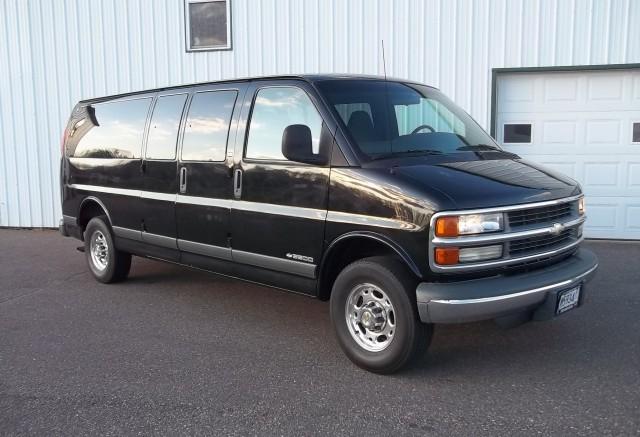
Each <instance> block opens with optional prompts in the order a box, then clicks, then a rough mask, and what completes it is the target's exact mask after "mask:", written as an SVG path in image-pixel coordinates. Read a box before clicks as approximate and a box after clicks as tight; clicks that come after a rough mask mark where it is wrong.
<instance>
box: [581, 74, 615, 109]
mask: <svg viewBox="0 0 640 437" xmlns="http://www.w3.org/2000/svg"><path fill="white" fill-rule="evenodd" d="M623 84H624V76H623V75H620V74H606V73H600V74H591V75H589V76H587V90H588V91H587V98H588V100H589V101H592V102H593V101H599V102H602V101H609V102H611V101H613V102H616V103H619V102H620V101H621V100H622V95H623V94H622V89H623Z"/></svg>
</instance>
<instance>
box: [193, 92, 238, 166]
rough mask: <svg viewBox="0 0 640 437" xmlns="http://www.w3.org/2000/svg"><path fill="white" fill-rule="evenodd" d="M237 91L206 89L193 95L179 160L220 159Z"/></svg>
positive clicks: (222, 156)
mask: <svg viewBox="0 0 640 437" xmlns="http://www.w3.org/2000/svg"><path fill="white" fill-rule="evenodd" d="M237 94H238V93H237V92H236V91H209V92H206V93H197V94H195V95H194V96H193V99H192V100H191V105H190V106H189V114H188V115H187V125H186V126H185V130H184V140H183V141H182V160H184V161H224V158H225V154H226V151H227V137H228V134H229V124H230V121H231V114H232V113H233V106H234V105H235V102H236V96H237Z"/></svg>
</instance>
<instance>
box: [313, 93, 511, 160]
mask: <svg viewBox="0 0 640 437" xmlns="http://www.w3.org/2000/svg"><path fill="white" fill-rule="evenodd" d="M317 85H318V87H319V89H320V92H321V93H322V94H323V95H324V97H325V98H326V99H327V100H328V101H329V103H330V104H331V105H332V106H333V108H334V109H335V110H336V112H337V113H338V114H339V116H340V118H341V119H342V121H343V123H344V125H345V127H346V128H347V131H348V133H349V134H350V135H351V138H352V139H353V142H354V143H355V144H357V146H358V147H359V148H360V150H361V152H362V153H363V154H365V155H366V156H367V157H369V159H372V160H375V159H385V158H394V157H400V156H411V155H444V154H452V153H464V152H467V153H468V152H477V151H494V150H501V149H500V148H499V147H498V145H497V144H496V143H495V142H494V141H493V139H492V138H491V137H490V136H489V135H488V134H487V133H486V132H485V131H484V130H482V128H480V126H478V124H477V123H476V122H475V121H474V120H473V119H472V118H471V117H470V116H469V115H467V113H466V112H464V111H463V110H462V109H460V108H458V107H457V106H456V105H455V104H454V103H453V102H452V101H451V100H449V99H448V98H447V97H446V96H445V95H444V94H442V93H440V92H439V91H437V90H435V89H433V88H430V87H427V86H423V85H417V84H409V83H401V82H393V81H383V80H325V81H321V82H318V84H317Z"/></svg>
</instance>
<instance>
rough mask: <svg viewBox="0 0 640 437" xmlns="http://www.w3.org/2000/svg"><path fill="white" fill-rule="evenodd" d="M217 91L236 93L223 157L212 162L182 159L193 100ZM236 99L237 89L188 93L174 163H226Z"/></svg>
mask: <svg viewBox="0 0 640 437" xmlns="http://www.w3.org/2000/svg"><path fill="white" fill-rule="evenodd" d="M219 91H234V92H235V93H236V97H235V100H234V101H233V108H232V109H231V117H229V126H228V128H227V140H226V141H225V145H224V157H223V159H222V160H220V161H213V160H206V161H203V160H189V159H183V158H182V151H183V149H184V136H185V134H186V132H187V121H188V119H189V111H190V110H191V104H192V103H193V99H194V98H195V96H196V95H198V94H206V93H215V92H219ZM238 97H240V90H239V89H238V88H214V89H204V90H200V91H193V92H191V93H190V96H189V97H187V103H185V109H184V112H183V113H182V123H181V124H180V132H179V134H178V150H177V151H176V161H177V162H180V163H184V164H193V163H201V164H221V163H224V162H226V161H227V158H228V154H229V136H230V134H231V125H232V124H233V116H234V114H235V111H236V108H237V106H238Z"/></svg>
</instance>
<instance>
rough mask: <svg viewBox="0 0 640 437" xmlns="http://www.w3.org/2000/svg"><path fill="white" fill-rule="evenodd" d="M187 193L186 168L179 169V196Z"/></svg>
mask: <svg viewBox="0 0 640 437" xmlns="http://www.w3.org/2000/svg"><path fill="white" fill-rule="evenodd" d="M186 192H187V167H182V168H181V169H180V194H184V193H186Z"/></svg>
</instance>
